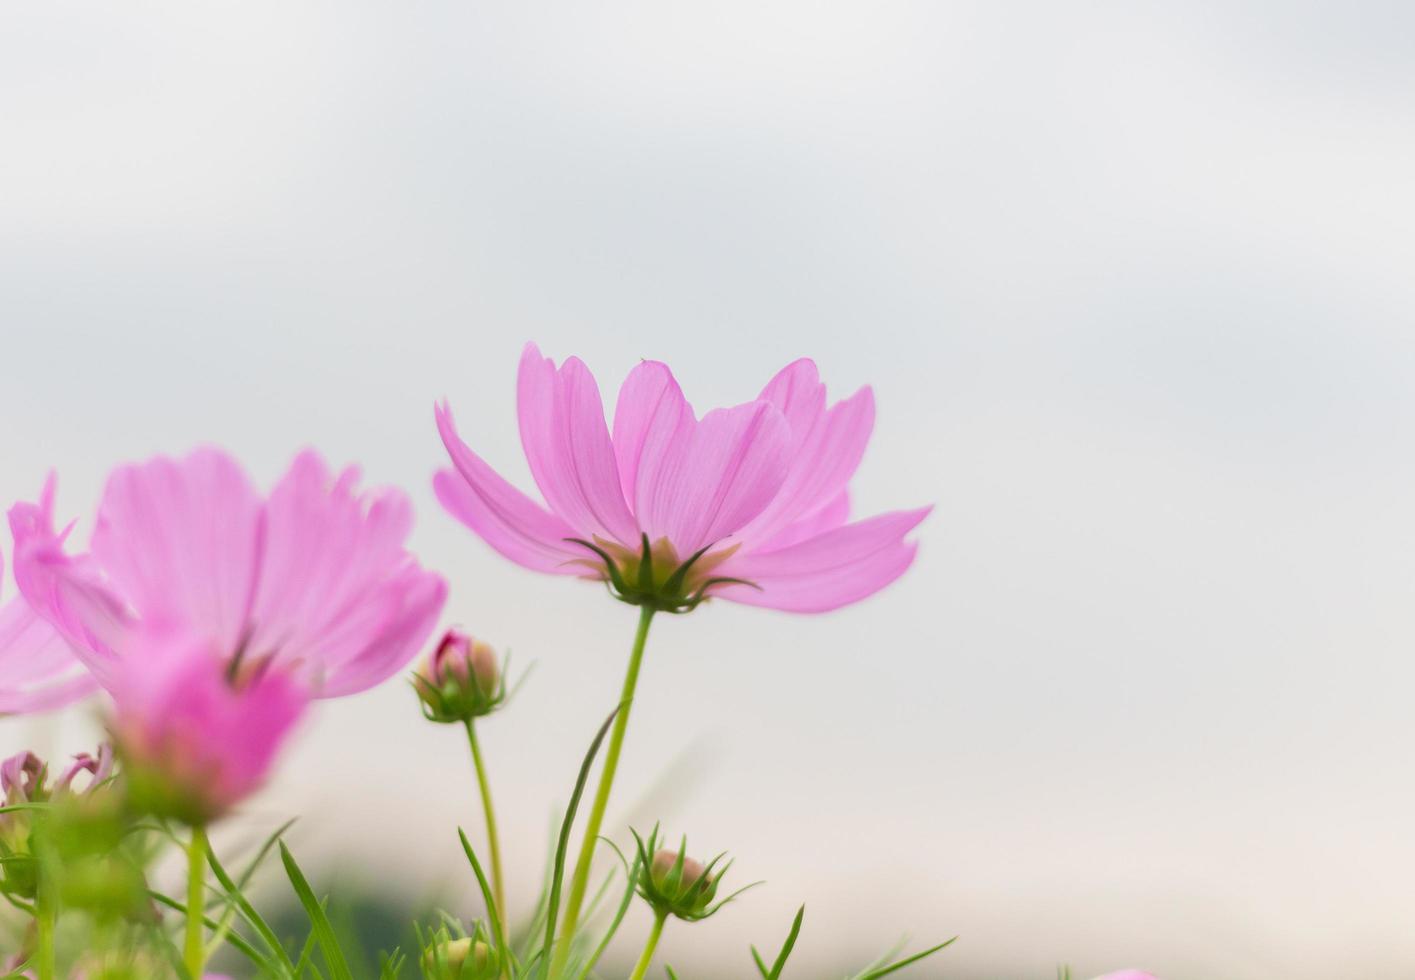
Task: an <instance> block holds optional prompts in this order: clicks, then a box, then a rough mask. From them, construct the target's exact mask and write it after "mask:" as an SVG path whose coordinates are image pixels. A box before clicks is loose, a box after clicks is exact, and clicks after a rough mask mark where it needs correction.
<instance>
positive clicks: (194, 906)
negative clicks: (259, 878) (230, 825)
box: [183, 825, 206, 980]
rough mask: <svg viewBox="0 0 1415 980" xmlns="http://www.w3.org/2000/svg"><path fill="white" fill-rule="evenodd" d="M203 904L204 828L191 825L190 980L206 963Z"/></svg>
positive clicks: (197, 978) (187, 948) (198, 975)
mask: <svg viewBox="0 0 1415 980" xmlns="http://www.w3.org/2000/svg"><path fill="white" fill-rule="evenodd" d="M205 904H206V828H205V827H203V826H200V825H198V826H195V827H193V828H192V840H191V843H190V844H189V845H188V846H187V942H186V946H185V947H184V953H185V955H184V956H183V962H184V963H185V964H186V967H187V973H188V974H190V975H191V977H192V980H201V976H202V968H203V967H205V966H206V944H205V943H204V942H202V932H201V927H202V909H203V907H204V906H205Z"/></svg>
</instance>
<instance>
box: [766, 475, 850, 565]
mask: <svg viewBox="0 0 1415 980" xmlns="http://www.w3.org/2000/svg"><path fill="white" fill-rule="evenodd" d="M849 519H850V492H849V491H848V490H842V491H840V492H839V493H838V494H836V495H835V497H834V498H833V499H832V500H830V501H828V502H827V503H826V504H825V505H824V506H823V507H821V508H819V509H818V510H816V511H815V512H814V513H812V514H807V515H806V516H805V517H802V518H800V519H798V520H795V521H792V522H791V523H790V524H788V525H787V526H786V527H784V528H782V529H781V530H780V531H778V532H777V533H776V534H774V535H772V537H770V538H768V539H767V540H765V541H763V542H762V543H761V544H760V545H758V546H757V547H756V548H755V549H753V550H754V551H759V552H767V551H777V550H779V549H781V548H785V547H788V546H789V545H793V544H797V543H799V542H801V541H805V540H807V539H809V538H814V537H816V536H817V535H819V534H824V533H825V532H826V531H832V530H834V529H835V528H837V527H839V526H840V525H842V524H844V523H845V522H846V521H847V520H849Z"/></svg>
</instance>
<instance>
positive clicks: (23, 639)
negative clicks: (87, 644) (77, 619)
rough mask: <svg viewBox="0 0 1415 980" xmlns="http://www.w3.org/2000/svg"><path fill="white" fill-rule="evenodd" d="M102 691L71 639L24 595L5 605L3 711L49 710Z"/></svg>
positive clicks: (0, 612) (0, 669)
mask: <svg viewBox="0 0 1415 980" xmlns="http://www.w3.org/2000/svg"><path fill="white" fill-rule="evenodd" d="M97 689H98V681H97V680H95V679H94V677H93V675H92V674H90V673H89V671H88V669H87V668H86V667H84V666H83V664H82V663H81V662H80V661H79V659H78V658H77V657H76V656H75V655H74V651H73V648H72V647H71V646H70V645H69V643H68V641H67V640H65V639H64V638H63V636H61V635H60V633H59V631H58V630H57V629H55V628H54V627H53V626H51V625H50V624H49V622H48V621H47V620H45V619H43V618H42V617H41V616H40V615H39V614H38V613H36V612H35V611H34V610H33V609H32V608H30V605H29V603H28V602H27V601H26V600H25V599H24V597H23V596H13V597H11V599H10V600H9V601H8V602H6V603H5V604H4V605H3V606H0V713H5V714H19V713H27V712H31V711H49V710H51V709H53V708H60V707H63V706H64V705H66V704H69V703H70V702H73V701H77V700H78V699H79V698H82V697H85V696H87V695H89V694H91V693H93V692H94V691H95V690H97Z"/></svg>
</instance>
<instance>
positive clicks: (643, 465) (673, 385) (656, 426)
mask: <svg viewBox="0 0 1415 980" xmlns="http://www.w3.org/2000/svg"><path fill="white" fill-rule="evenodd" d="M695 425H696V422H695V420H694V417H693V409H692V406H690V405H689V404H688V402H687V400H686V399H684V397H683V391H682V389H681V388H679V387H678V382H677V381H676V380H675V379H674V377H673V372H672V371H670V370H669V369H668V365H667V364H663V363H661V362H659V361H641V362H640V363H639V364H637V365H635V367H634V369H633V370H632V371H630V372H629V376H628V377H627V378H625V379H624V384H623V385H622V386H621V387H620V388H619V400H618V402H617V404H616V405H615V407H614V437H613V438H614V455H615V458H616V459H617V461H618V463H619V481H620V486H621V487H622V488H623V491H624V498H625V499H626V500H628V501H630V502H631V503H633V505H634V513H635V516H636V517H638V518H639V519H640V526H641V528H642V510H643V503H642V499H643V498H642V497H641V492H642V488H644V487H646V486H651V485H652V484H653V483H654V482H655V480H656V475H655V469H656V467H655V464H656V463H657V462H658V461H660V460H663V459H665V458H666V457H667V455H668V453H669V450H670V447H672V446H674V445H680V444H682V443H684V442H686V441H687V440H690V439H692V435H693V429H694V427H695Z"/></svg>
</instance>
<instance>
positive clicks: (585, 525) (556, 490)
mask: <svg viewBox="0 0 1415 980" xmlns="http://www.w3.org/2000/svg"><path fill="white" fill-rule="evenodd" d="M516 391H517V398H516V405H517V415H518V417H519V420H520V428H521V444H522V446H523V447H524V448H525V452H526V460H527V462H528V463H530V467H531V475H532V476H533V477H534V478H535V481H536V485H537V486H538V487H539V488H540V492H541V495H542V496H544V497H545V500H546V503H547V504H549V505H550V509H551V510H553V511H555V513H557V514H559V515H561V516H562V517H563V518H564V519H565V520H566V521H567V522H568V523H569V524H570V525H571V526H572V527H574V528H575V529H576V531H577V532H578V536H580V537H603V538H610V539H613V540H617V541H619V542H620V543H622V544H628V545H632V544H634V543H636V541H637V538H638V532H637V529H636V527H635V525H634V519H633V517H632V516H631V515H630V513H629V506H628V504H627V503H626V502H625V499H624V492H623V490H622V488H621V487H620V482H619V467H618V464H617V462H616V460H615V456H614V444H613V442H612V441H611V439H610V436H609V429H608V427H607V426H606V425H605V422H604V405H603V403H602V402H601V401H600V396H599V387H598V386H597V385H596V384H595V380H594V376H593V375H591V374H590V372H589V369H588V368H586V367H585V365H584V363H583V362H582V361H580V360H579V359H578V358H574V357H572V358H569V359H567V360H566V361H565V363H564V365H563V366H562V367H561V368H560V370H559V371H557V370H556V369H555V364H554V362H553V361H551V360H550V359H549V358H545V357H542V356H541V353H540V351H539V350H538V349H537V348H536V346H535V345H534V344H528V345H527V346H526V349H525V352H524V353H523V354H522V356H521V367H520V371H519V374H518V378H517V384H516Z"/></svg>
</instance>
